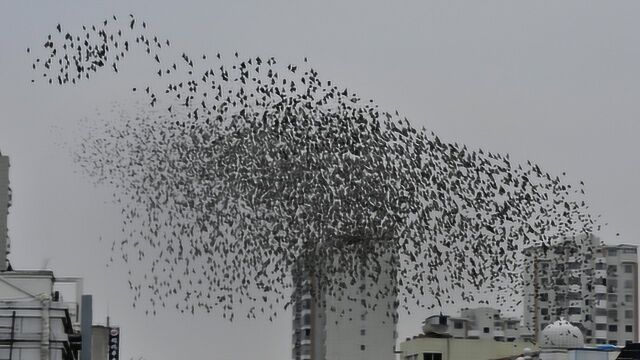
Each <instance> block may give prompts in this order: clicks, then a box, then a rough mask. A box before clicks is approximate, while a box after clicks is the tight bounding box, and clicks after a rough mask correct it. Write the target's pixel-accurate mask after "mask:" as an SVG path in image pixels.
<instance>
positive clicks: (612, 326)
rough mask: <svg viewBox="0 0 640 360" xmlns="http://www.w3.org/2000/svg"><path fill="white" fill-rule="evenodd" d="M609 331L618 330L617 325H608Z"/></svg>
mask: <svg viewBox="0 0 640 360" xmlns="http://www.w3.org/2000/svg"><path fill="white" fill-rule="evenodd" d="M609 331H610V332H616V331H618V325H609Z"/></svg>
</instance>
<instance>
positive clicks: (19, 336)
mask: <svg viewBox="0 0 640 360" xmlns="http://www.w3.org/2000/svg"><path fill="white" fill-rule="evenodd" d="M54 283H55V279H54V277H53V273H52V272H51V271H48V270H35V271H5V272H2V273H0V359H12V360H37V359H40V360H42V359H47V360H76V359H79V356H80V349H81V344H82V337H81V335H80V332H78V331H77V330H76V329H74V321H73V319H72V317H71V316H70V312H69V307H68V305H67V303H65V302H64V301H63V300H62V299H61V298H60V295H59V293H57V292H55V291H54Z"/></svg>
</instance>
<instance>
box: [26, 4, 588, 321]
mask: <svg viewBox="0 0 640 360" xmlns="http://www.w3.org/2000/svg"><path fill="white" fill-rule="evenodd" d="M56 30H57V31H55V32H53V34H52V35H49V36H47V39H46V41H45V42H44V51H45V55H44V56H42V57H36V56H35V53H36V51H31V49H27V51H28V52H29V53H30V54H33V56H34V59H35V61H34V63H33V69H34V71H35V72H36V73H38V72H41V73H42V78H43V79H44V80H45V82H46V83H49V84H53V85H60V86H66V85H70V84H71V85H72V84H77V83H79V82H80V81H83V80H87V79H90V78H91V77H92V75H94V74H96V73H98V72H100V71H109V70H111V71H113V72H115V73H118V72H119V69H121V66H122V64H121V63H122V61H123V60H124V59H125V58H126V57H127V55H128V54H129V53H130V52H134V51H136V52H138V53H140V54H143V55H147V56H148V57H149V62H150V63H151V64H153V66H155V67H154V68H153V69H152V70H151V72H152V73H153V76H154V77H155V80H153V81H150V82H149V83H147V84H142V85H140V86H136V87H134V88H133V89H131V91H132V93H133V94H141V95H142V96H143V97H144V98H145V101H144V104H143V105H142V106H140V107H137V108H136V110H135V113H134V114H132V113H131V111H123V112H122V113H120V114H119V115H120V116H121V117H122V120H121V121H108V122H104V123H102V124H100V130H99V131H97V130H96V131H93V132H92V133H91V134H89V135H87V137H86V138H84V139H83V140H84V141H83V143H82V145H81V147H80V148H79V149H77V151H76V152H75V159H76V161H77V163H78V164H79V165H80V166H82V168H83V169H85V170H86V171H87V173H88V174H89V175H91V176H92V177H93V178H94V179H95V180H96V181H97V182H98V183H106V184H111V185H112V186H114V187H115V188H116V191H115V195H116V196H117V197H118V201H119V202H120V203H121V204H122V211H123V231H124V237H123V239H122V242H121V244H120V249H121V252H122V256H123V258H124V260H125V261H132V260H133V261H138V262H140V263H142V264H146V266H147V267H148V269H147V271H146V273H145V274H144V276H142V277H140V276H139V277H137V278H136V277H132V279H131V280H130V286H131V289H132V290H133V291H134V305H135V304H138V303H140V302H141V301H143V300H146V301H148V304H150V307H149V308H148V310H147V311H150V312H153V313H155V311H156V309H157V308H158V307H166V306H170V305H168V304H171V306H172V305H173V303H172V302H174V303H175V307H176V309H178V310H180V311H183V312H185V311H190V312H192V313H195V311H197V310H206V311H207V312H209V311H213V310H214V309H221V310H222V312H223V315H224V316H225V317H228V318H229V319H233V316H234V305H238V304H243V303H245V304H246V306H245V308H248V311H247V314H246V315H247V317H250V318H252V317H255V316H256V315H257V314H260V313H263V314H265V315H266V316H268V317H270V318H272V317H273V316H275V315H276V314H277V312H278V310H280V309H281V308H283V307H284V308H285V309H286V307H287V306H289V305H290V304H291V302H292V299H291V296H290V294H291V286H292V283H295V281H293V282H292V280H291V279H292V276H293V278H294V279H295V278H296V277H307V278H313V279H314V281H313V283H314V284H315V285H314V286H313V288H312V289H311V291H312V292H315V295H316V296H320V294H326V293H331V294H337V296H341V295H344V294H345V293H348V291H347V290H346V289H349V288H350V287H353V286H357V284H359V282H360V281H362V278H363V277H367V278H368V279H370V280H371V281H373V282H375V281H377V279H379V278H380V277H381V276H385V277H387V278H391V279H394V280H393V281H392V282H390V283H389V285H385V286H380V287H379V289H377V290H376V291H375V292H369V293H367V296H369V297H371V298H372V299H375V298H383V297H385V298H387V297H388V296H389V295H393V297H394V298H395V297H397V302H396V303H395V304H394V306H396V307H398V306H404V307H405V308H408V306H409V305H410V304H417V305H419V306H427V307H433V306H437V305H436V304H438V305H442V304H443V303H446V302H451V301H453V298H457V297H458V296H461V297H462V299H464V300H466V301H473V300H474V294H477V293H478V292H479V291H488V292H491V291H494V290H504V289H507V290H509V291H508V292H507V294H506V295H505V296H504V298H503V301H505V302H506V301H510V300H511V299H513V297H512V295H513V292H514V291H516V292H517V291H518V289H519V288H520V286H521V285H522V276H521V273H522V272H521V270H522V269H521V265H522V261H520V260H521V258H522V254H521V250H522V249H524V248H526V247H530V246H536V247H542V248H543V249H547V248H551V244H552V242H553V241H554V240H555V239H557V238H559V237H562V238H565V237H571V236H576V238H580V237H579V236H578V235H580V234H587V233H591V232H593V231H594V230H596V228H597V227H598V226H599V225H598V224H597V222H596V221H595V220H594V219H593V218H592V216H591V215H590V214H589V212H588V207H587V205H586V204H585V203H584V201H582V200H581V197H582V194H584V190H583V187H582V184H580V185H572V184H568V183H567V182H566V181H564V180H563V179H561V178H560V177H558V176H553V175H551V174H549V173H547V172H545V171H544V170H543V169H542V168H541V167H540V166H539V165H537V164H535V163H531V162H527V163H526V164H524V163H522V164H518V163H514V162H512V160H511V159H510V157H509V155H502V154H495V153H491V152H485V151H483V150H473V149H469V148H467V147H466V146H465V145H461V144H457V143H448V142H446V141H443V140H442V139H440V138H439V137H438V136H437V135H436V134H434V133H433V132H429V131H428V130H426V129H424V128H422V129H416V128H415V127H413V126H412V125H411V123H410V122H409V121H408V120H407V119H406V118H403V117H401V116H400V115H399V113H398V112H397V111H395V112H387V111H384V110H382V109H380V108H379V107H378V106H377V105H376V104H375V103H374V102H373V101H372V100H368V101H367V100H363V99H361V98H360V97H358V95H357V94H356V93H354V92H353V91H349V90H347V89H343V88H340V87H338V86H337V85H336V84H334V83H332V82H331V81H326V80H323V79H322V78H321V77H320V75H319V74H318V72H317V71H316V70H314V69H313V68H312V67H311V66H310V65H309V62H308V61H307V59H306V58H305V59H304V61H303V62H302V64H301V65H293V64H289V65H286V66H283V65H280V64H279V62H278V61H276V59H275V58H273V57H265V58H263V57H259V56H252V57H247V58H241V57H240V55H239V54H238V53H235V54H233V56H232V57H231V59H230V61H226V60H223V57H222V56H221V55H220V54H217V55H216V56H213V57H208V56H206V55H201V56H191V55H188V54H186V53H182V54H180V55H179V56H175V54H174V53H173V52H172V51H171V49H172V48H171V43H170V42H169V41H168V40H165V39H160V38H158V36H156V35H153V34H149V30H148V27H147V24H146V23H145V22H142V21H138V20H136V18H135V17H134V16H133V15H129V17H125V19H124V20H123V19H120V20H119V19H118V18H117V17H116V16H113V17H112V18H109V19H107V20H105V21H104V22H102V23H101V24H99V25H93V26H83V27H82V31H80V32H78V33H73V34H72V33H70V32H66V31H64V29H63V28H62V26H61V25H58V26H57V29H56ZM41 50H42V49H41ZM172 59H175V61H173V60H172ZM34 81H35V79H34ZM158 84H160V85H158ZM563 175H564V174H563ZM115 245H116V244H114V250H115ZM363 269H366V271H362V270H363ZM337 274H340V276H336V275H337ZM338 278H339V279H342V280H340V281H336V279H338ZM430 299H433V300H434V301H430ZM370 303H375V301H371V302H370ZM276 305H279V306H276Z"/></svg>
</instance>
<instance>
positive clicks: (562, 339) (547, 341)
mask: <svg viewBox="0 0 640 360" xmlns="http://www.w3.org/2000/svg"><path fill="white" fill-rule="evenodd" d="M581 347H584V336H583V335H582V332H581V331H580V329H578V328H577V327H575V326H573V325H571V323H570V322H568V321H567V320H565V319H560V320H558V321H556V322H554V323H553V324H549V325H547V327H545V328H544V329H543V330H542V332H541V333H540V348H543V349H569V348H581Z"/></svg>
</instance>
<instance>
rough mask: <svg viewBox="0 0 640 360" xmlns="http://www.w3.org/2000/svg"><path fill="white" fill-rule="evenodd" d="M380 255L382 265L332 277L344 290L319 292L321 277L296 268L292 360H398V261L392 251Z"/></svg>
mask: <svg viewBox="0 0 640 360" xmlns="http://www.w3.org/2000/svg"><path fill="white" fill-rule="evenodd" d="M377 256H378V264H379V265H380V268H375V269H374V268H373V267H372V266H368V265H364V266H363V265H359V266H354V269H357V270H356V271H357V272H358V273H359V274H358V275H356V276H353V275H352V274H331V275H330V277H331V281H332V282H333V283H334V284H337V283H343V284H346V288H345V289H344V291H343V292H342V293H340V294H338V293H336V292H335V291H334V292H331V293H327V291H323V290H321V289H320V290H319V288H320V286H318V281H317V279H315V278H314V277H313V276H310V275H309V274H308V273H305V272H304V271H300V272H297V273H296V271H294V274H293V279H294V287H295V289H294V301H293V324H292V325H293V333H292V359H293V360H344V359H349V360H392V359H395V355H394V350H395V345H396V338H397V333H396V324H397V321H398V315H397V311H396V307H395V304H396V300H397V295H396V290H395V289H396V278H395V271H394V267H395V266H397V264H396V263H395V262H394V261H395V259H393V257H392V255H391V252H389V251H382V252H379V253H378V255H377ZM353 258H354V259H353V260H354V261H358V259H357V258H356V257H353ZM356 264H357V263H356ZM373 274H375V275H376V276H372V275H373ZM374 278H375V279H374ZM389 289H393V290H392V291H387V290H389ZM381 294H382V295H381Z"/></svg>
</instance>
